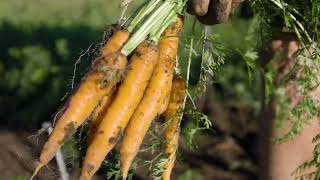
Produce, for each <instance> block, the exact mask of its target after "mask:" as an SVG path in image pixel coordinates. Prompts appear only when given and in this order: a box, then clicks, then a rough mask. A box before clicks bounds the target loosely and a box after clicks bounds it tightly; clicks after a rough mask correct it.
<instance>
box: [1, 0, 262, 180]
mask: <svg viewBox="0 0 320 180" xmlns="http://www.w3.org/2000/svg"><path fill="white" fill-rule="evenodd" d="M141 2H142V1H141V0H136V1H133V4H131V5H130V7H129V10H128V12H127V15H130V13H131V12H132V11H133V10H134V9H136V8H137V7H138V6H139V5H140V4H141ZM119 4H120V0H119V1H107V0H69V1H62V0H60V1H49V0H13V1H8V0H2V1H0V49H1V50H0V180H7V179H10V180H18V179H19V180H22V179H27V178H28V177H29V176H30V175H31V173H32V171H33V170H34V168H35V165H36V161H37V158H38V157H39V152H40V150H41V148H42V146H43V143H44V142H45V140H46V139H47V135H46V133H45V132H42V133H40V132H39V130H40V129H41V124H42V123H43V122H45V121H49V122H50V121H52V120H53V117H54V115H55V113H56V112H57V111H58V110H59V108H60V107H61V106H62V105H63V103H64V100H65V97H67V96H68V93H69V92H71V91H72V88H73V86H76V84H77V83H78V82H79V80H80V79H81V77H82V75H83V74H84V73H85V72H86V70H87V69H88V67H89V66H90V64H91V61H92V60H93V57H94V56H95V54H96V53H97V51H98V49H99V47H100V43H101V42H102V41H103V39H104V35H105V31H106V30H107V29H108V27H109V25H111V24H113V23H115V22H117V20H118V18H119V16H120V13H121V10H122V9H121V7H120V6H119ZM193 20H194V19H193V17H191V16H189V17H187V22H186V23H187V26H186V29H185V32H187V33H188V32H190V29H191V26H192V23H193ZM253 21H254V18H253V17H252V15H251V11H250V7H249V6H248V5H247V4H246V3H244V4H243V5H242V6H241V7H240V8H238V9H237V10H236V12H235V13H234V14H233V16H232V18H231V20H230V22H229V23H227V24H224V25H218V26H214V27H212V28H210V33H211V34H210V35H213V36H219V39H221V41H219V43H220V45H221V47H224V49H223V52H225V54H226V56H225V62H224V63H223V64H222V65H221V66H220V67H219V71H218V73H217V75H215V76H214V81H213V83H212V84H209V86H208V88H207V92H206V93H205V94H204V95H203V96H202V97H201V98H198V99H197V100H196V104H197V106H198V108H199V110H201V111H202V112H204V114H206V115H207V116H208V117H209V119H210V121H212V123H213V128H212V129H210V130H205V131H201V132H200V133H197V135H196V136H195V139H194V146H193V147H192V148H190V147H189V146H188V143H187V140H186V139H187V136H186V137H184V136H183V138H182V140H181V144H180V147H179V153H180V155H179V160H178V162H177V165H176V167H175V169H174V174H173V176H174V179H178V180H192V179H197V180H201V179H203V180H206V179H216V180H246V179H257V174H258V165H257V164H258V155H257V153H258V146H257V145H258V136H259V131H258V128H257V119H258V118H257V117H258V115H259V111H260V99H261V98H260V95H261V94H260V93H259V92H261V83H260V77H259V74H258V73H257V72H255V71H251V70H250V69H251V68H250V67H248V61H252V60H254V58H252V59H250V58H247V59H246V58H243V57H244V56H243V54H246V52H248V49H246V43H250V36H249V34H250V30H251V29H250V27H251V25H252V23H253ZM198 25H199V24H198ZM186 41H187V42H188V39H187V40H186ZM248 47H249V46H248ZM245 57H249V56H245ZM180 61H181V60H180ZM181 66H184V64H183V63H182V65H181ZM197 66H199V63H198V62H197V61H193V69H194V70H193V71H192V74H191V80H194V81H195V84H196V82H197V78H196V77H197V74H198V73H199V72H198V71H197V69H199V68H197ZM192 125H193V122H192V118H190V117H188V116H186V117H185V120H184V121H183V124H182V126H183V134H188V132H187V131H184V130H185V129H188V128H189V127H192ZM81 137H82V134H81V131H79V133H78V134H77V135H76V137H74V138H73V139H71V140H70V141H69V142H68V143H67V144H66V145H64V147H63V148H62V152H63V154H64V157H65V161H66V163H67V167H68V171H69V173H70V175H71V177H77V174H78V173H79V167H80V166H81V165H80V162H81V159H82V156H81V154H82V152H83V147H82V146H81ZM106 164H108V162H107V163H106ZM107 166H108V165H107ZM108 172H110V169H108V167H106V168H103V169H102V170H100V171H99V173H98V175H97V177H96V178H97V179H106V178H107V175H108ZM57 176H58V171H57V165H56V164H55V161H52V163H51V164H50V165H49V166H48V167H46V168H44V169H43V170H42V171H41V173H40V175H39V179H57ZM74 179H76V178H74ZM134 179H150V177H148V176H147V174H146V173H145V171H144V170H143V169H140V170H138V171H137V173H136V175H135V176H134Z"/></svg>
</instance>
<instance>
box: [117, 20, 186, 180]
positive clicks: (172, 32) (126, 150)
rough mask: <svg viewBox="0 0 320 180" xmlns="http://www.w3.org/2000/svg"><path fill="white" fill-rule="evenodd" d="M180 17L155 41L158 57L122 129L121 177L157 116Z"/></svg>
mask: <svg viewBox="0 0 320 180" xmlns="http://www.w3.org/2000/svg"><path fill="white" fill-rule="evenodd" d="M182 24H183V22H182V19H181V18H178V20H177V21H176V22H175V23H173V24H172V25H171V26H169V27H168V28H167V29H166V30H165V32H164V37H163V38H162V39H161V40H160V42H159V50H160V55H159V60H158V64H157V65H156V68H155V70H154V72H153V74H152V77H151V79H150V82H149V84H148V87H147V89H146V92H145V94H144V96H143V98H142V100H141V102H140V104H139V106H138V107H137V109H136V110H135V112H134V114H133V115H132V117H131V119H130V122H129V124H128V126H127V128H126V130H125V133H124V138H123V142H122V145H121V148H120V165H121V173H122V178H124V179H125V178H126V177H127V174H128V171H129V168H130V166H131V163H132V161H133V159H134V157H135V156H136V154H137V153H138V150H139V147H140V145H141V143H142V140H143V138H144V136H145V134H146V132H147V130H148V129H149V126H150V124H151V122H152V120H153V119H154V118H155V117H156V116H157V114H158V112H159V109H160V107H161V105H162V104H163V102H164V100H165V98H166V96H167V94H168V92H169V91H170V84H171V83H172V76H173V71H174V65H175V60H176V55H177V51H178V46H179V37H178V36H179V34H180V32H181V30H182Z"/></svg>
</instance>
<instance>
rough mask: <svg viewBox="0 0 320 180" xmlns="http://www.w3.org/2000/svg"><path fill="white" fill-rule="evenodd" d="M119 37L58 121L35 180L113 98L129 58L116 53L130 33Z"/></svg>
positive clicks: (75, 94)
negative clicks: (101, 105) (104, 102)
mask: <svg viewBox="0 0 320 180" xmlns="http://www.w3.org/2000/svg"><path fill="white" fill-rule="evenodd" d="M117 34H118V33H116V36H115V37H113V38H111V39H110V40H109V41H108V42H107V44H106V45H105V48H104V49H105V51H107V52H108V53H109V55H108V56H101V57H100V58H98V59H97V60H96V61H95V63H94V65H93V68H92V70H91V71H90V72H89V73H88V74H87V75H86V76H85V77H84V79H83V80H82V82H81V84H80V86H79V87H78V89H77V90H76V91H75V92H74V94H73V95H72V96H71V97H70V99H69V101H68V102H67V104H66V105H65V109H64V112H63V113H62V115H61V116H60V117H59V118H58V120H57V123H56V124H55V126H54V129H53V132H52V134H51V136H50V137H49V140H48V141H47V142H46V144H45V145H44V147H43V150H42V152H41V155H40V162H39V165H38V166H37V168H36V170H35V171H34V173H33V175H32V177H31V179H33V177H34V176H35V175H36V174H37V172H38V171H39V170H40V169H41V167H43V166H44V165H46V164H48V163H49V161H50V160H51V159H52V158H53V157H54V156H55V153H56V152H57V150H58V149H59V148H60V147H61V146H62V144H63V143H64V142H65V141H66V140H67V139H69V137H71V136H72V135H73V134H74V133H75V132H76V129H77V128H78V127H79V126H80V125H81V124H82V123H83V122H84V121H85V120H86V119H87V118H88V117H89V116H90V114H91V113H92V111H93V109H94V108H95V107H96V106H97V105H98V104H99V102H100V100H101V99H102V98H103V97H105V96H106V98H109V97H110V95H111V91H112V89H113V87H114V85H115V84H116V83H118V81H119V80H120V79H119V77H120V74H121V72H122V71H124V70H125V68H126V65H127V58H126V57H125V56H123V55H121V54H119V53H116V51H119V50H120V48H121V47H122V45H123V44H124V43H125V42H126V40H127V39H128V37H129V33H121V36H119V35H117ZM115 42H117V43H115ZM106 47H109V48H110V50H106V49H107V48H106ZM106 74H107V75H109V78H108V81H106V79H105V75H106ZM110 77H112V78H110Z"/></svg>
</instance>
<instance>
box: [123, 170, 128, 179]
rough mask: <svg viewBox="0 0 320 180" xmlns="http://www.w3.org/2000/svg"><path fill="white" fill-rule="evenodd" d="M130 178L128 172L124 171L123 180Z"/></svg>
mask: <svg viewBox="0 0 320 180" xmlns="http://www.w3.org/2000/svg"><path fill="white" fill-rule="evenodd" d="M127 176H128V170H125V171H122V180H126V179H127Z"/></svg>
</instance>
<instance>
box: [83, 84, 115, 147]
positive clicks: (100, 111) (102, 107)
mask: <svg viewBox="0 0 320 180" xmlns="http://www.w3.org/2000/svg"><path fill="white" fill-rule="evenodd" d="M115 93H116V88H113V89H112V92H110V94H111V95H110V96H105V97H103V98H102V100H101V101H100V103H99V105H98V106H97V107H96V108H95V109H94V111H93V112H92V114H91V116H90V120H91V122H90V125H89V130H88V133H87V144H88V145H89V144H90V143H91V142H92V140H93V137H94V135H95V133H96V132H97V129H98V127H99V124H100V123H101V121H102V119H103V117H104V115H105V114H106V112H107V110H108V108H109V106H110V105H111V103H112V101H113V100H114V97H115Z"/></svg>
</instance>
